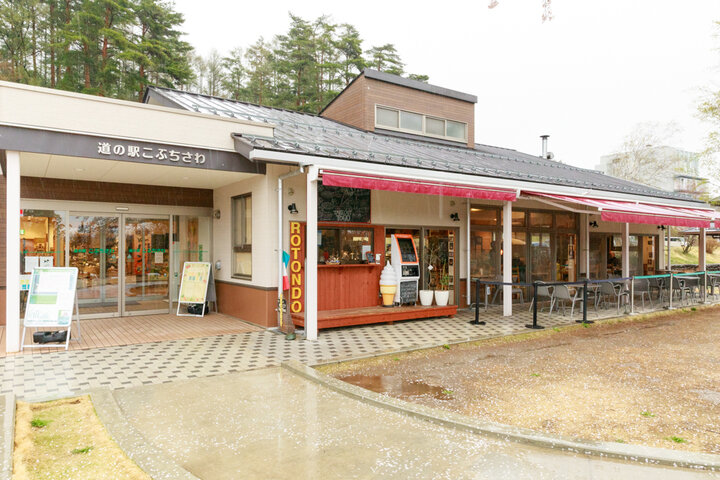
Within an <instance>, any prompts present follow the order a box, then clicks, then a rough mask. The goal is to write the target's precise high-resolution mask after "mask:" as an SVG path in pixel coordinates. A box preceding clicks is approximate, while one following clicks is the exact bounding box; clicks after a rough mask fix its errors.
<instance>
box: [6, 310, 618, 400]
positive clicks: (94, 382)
mask: <svg viewBox="0 0 720 480" xmlns="http://www.w3.org/2000/svg"><path fill="white" fill-rule="evenodd" d="M514 309H515V312H514V315H513V316H511V317H503V316H502V308H501V307H499V306H492V307H490V309H489V310H488V311H487V312H485V311H484V310H481V315H482V320H485V321H486V322H487V323H486V325H471V324H470V323H469V321H470V320H472V319H473V318H474V311H473V310H459V311H458V314H457V315H456V316H455V317H454V318H432V319H427V320H414V321H405V322H397V323H395V324H393V325H389V324H376V325H366V326H360V327H349V328H337V329H331V330H322V331H320V334H319V338H318V340H317V341H315V342H309V341H303V340H296V341H286V340H285V338H284V336H283V335H280V334H278V333H276V332H273V331H254V332H244V333H236V334H228V335H220V336H212V337H203V338H192V339H185V340H172V341H163V342H155V343H142V344H136V345H127V346H117V347H106V348H96V349H90V350H76V351H59V352H52V353H46V354H42V355H13V356H8V357H5V358H1V359H0V371H1V372H2V382H1V383H0V393H8V392H14V393H15V394H16V395H17V396H18V397H20V398H30V399H32V398H39V397H43V396H48V395H52V396H55V395H65V394H73V393H77V392H79V391H83V390H87V389H90V388H98V387H106V388H112V389H121V388H128V387H134V386H139V385H147V384H154V383H166V382H172V381H176V380H182V379H188V378H195V377H205V376H212V375H221V374H224V373H231V372H237V371H243V370H251V369H256V368H263V367H268V366H275V365H279V364H280V362H282V361H285V360H290V359H294V360H299V361H301V362H303V363H306V364H309V365H314V364H318V363H323V362H329V361H333V360H339V359H348V358H354V357H363V356H369V355H376V354H382V353H388V352H393V351H400V350H408V349H414V348H420V347H427V346H432V345H442V344H445V343H457V342H463V341H468V340H475V339H481V338H487V337H491V336H497V335H510V334H513V333H519V332H525V331H528V330H527V329H526V328H525V324H528V323H532V316H531V315H530V313H529V312H528V310H527V306H526V307H525V308H523V307H521V306H520V305H515V306H514ZM567 313H568V315H567V316H563V315H561V314H553V315H552V316H551V317H549V316H548V314H547V312H543V313H541V314H540V315H539V322H538V323H539V324H541V325H543V326H546V327H553V326H557V325H567V324H571V323H574V321H575V320H577V319H580V318H581V316H579V315H578V314H577V313H575V315H574V316H573V318H570V315H569V310H568V312H567ZM615 314H616V310H615V309H610V310H607V311H606V312H604V315H603V316H605V317H608V316H615ZM596 318H597V316H596V315H595V314H594V313H593V312H591V313H590V316H589V319H591V320H594V319H596Z"/></svg>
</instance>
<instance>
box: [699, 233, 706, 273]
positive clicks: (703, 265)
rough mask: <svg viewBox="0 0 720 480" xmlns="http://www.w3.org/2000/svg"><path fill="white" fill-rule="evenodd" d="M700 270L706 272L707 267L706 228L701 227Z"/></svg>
mask: <svg viewBox="0 0 720 480" xmlns="http://www.w3.org/2000/svg"><path fill="white" fill-rule="evenodd" d="M698 236H699V238H698V270H700V271H701V272H704V271H705V270H706V269H707V264H706V260H705V229H704V228H701V229H700V232H698Z"/></svg>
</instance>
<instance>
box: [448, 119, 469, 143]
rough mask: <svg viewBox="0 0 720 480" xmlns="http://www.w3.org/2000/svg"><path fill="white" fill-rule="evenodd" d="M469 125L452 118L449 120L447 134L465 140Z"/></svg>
mask: <svg viewBox="0 0 720 480" xmlns="http://www.w3.org/2000/svg"><path fill="white" fill-rule="evenodd" d="M466 128H467V125H466V124H464V123H460V122H453V121H452V120H448V121H447V136H448V137H453V138H457V139H460V140H465V139H466V138H467V136H466V135H465V131H466Z"/></svg>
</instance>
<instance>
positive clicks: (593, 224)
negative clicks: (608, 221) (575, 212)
mask: <svg viewBox="0 0 720 480" xmlns="http://www.w3.org/2000/svg"><path fill="white" fill-rule="evenodd" d="M590 226H591V227H592V228H598V227H599V225H598V223H597V220H593V221H592V222H590Z"/></svg>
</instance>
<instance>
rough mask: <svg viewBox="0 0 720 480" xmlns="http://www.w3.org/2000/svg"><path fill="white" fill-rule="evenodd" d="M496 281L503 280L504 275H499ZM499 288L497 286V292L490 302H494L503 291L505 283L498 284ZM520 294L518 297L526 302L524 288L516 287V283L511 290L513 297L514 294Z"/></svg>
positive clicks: (522, 301)
mask: <svg viewBox="0 0 720 480" xmlns="http://www.w3.org/2000/svg"><path fill="white" fill-rule="evenodd" d="M495 281H496V282H502V281H503V277H502V275H498V276H496V277H495ZM496 287H497V288H495V294H494V295H493V298H492V301H491V302H490V303H492V304H494V303H495V300H497V296H498V295H499V294H500V293H501V292H502V291H503V287H504V285H496ZM516 294H517V295H518V298H519V299H520V303H523V304H524V303H525V295H524V294H523V289H522V288H521V287H516V286H515V285H513V286H512V289H511V291H510V295H511V297H512V296H514V295H516Z"/></svg>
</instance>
